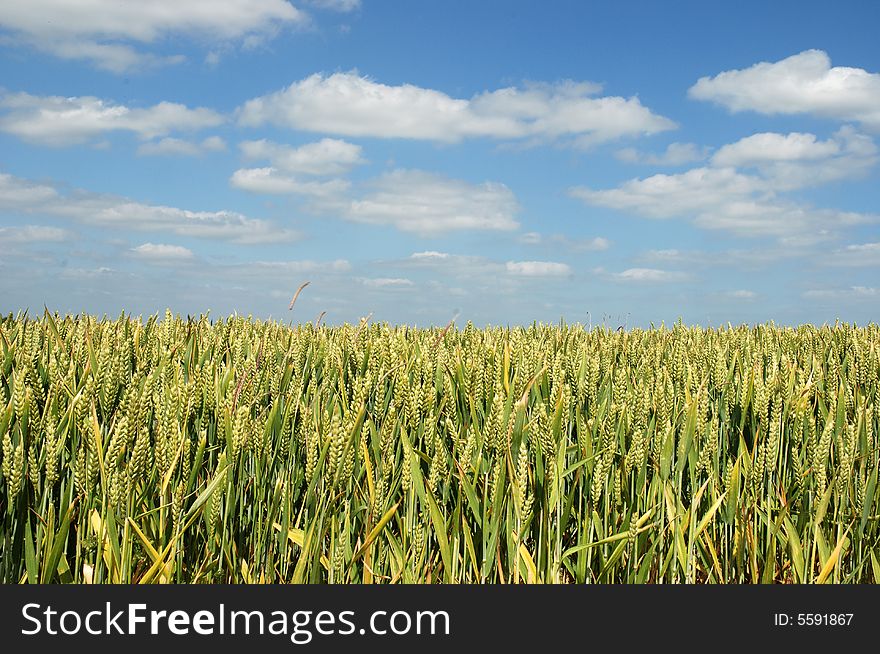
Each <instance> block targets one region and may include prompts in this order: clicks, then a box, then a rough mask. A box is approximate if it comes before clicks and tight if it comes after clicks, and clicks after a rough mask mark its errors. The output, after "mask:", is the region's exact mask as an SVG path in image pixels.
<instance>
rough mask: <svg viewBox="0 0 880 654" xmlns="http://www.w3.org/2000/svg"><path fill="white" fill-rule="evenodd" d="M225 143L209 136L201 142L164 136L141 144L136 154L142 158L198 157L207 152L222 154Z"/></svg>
mask: <svg viewBox="0 0 880 654" xmlns="http://www.w3.org/2000/svg"><path fill="white" fill-rule="evenodd" d="M225 149H226V142H225V141H224V140H223V139H222V138H220V137H219V136H209V137H208V138H206V139H203V140H202V141H187V140H185V139H177V138H173V137H170V136H166V137H165V138H164V139H160V140H158V141H150V142H149V143H142V144H141V145H140V146H138V149H137V153H138V154H139V155H142V156H165V155H167V156H183V157H198V156H201V155H203V154H206V153H208V152H223V151H224V150H225Z"/></svg>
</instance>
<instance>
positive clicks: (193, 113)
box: [0, 93, 224, 146]
mask: <svg viewBox="0 0 880 654" xmlns="http://www.w3.org/2000/svg"><path fill="white" fill-rule="evenodd" d="M0 111H2V113H0V131H3V132H7V133H9V134H13V135H15V136H17V137H19V138H21V139H24V140H26V141H31V142H34V143H39V144H41V145H50V146H65V145H75V144H78V143H84V142H86V141H89V140H90V139H93V138H95V137H98V136H101V135H104V134H107V133H109V132H114V131H127V132H133V133H134V134H136V135H137V136H138V137H140V138H142V139H152V138H157V137H161V136H164V135H166V134H168V133H169V132H173V131H197V130H200V129H205V128H209V127H216V126H217V125H220V124H221V123H223V121H224V118H223V117H222V116H221V115H220V114H218V113H217V112H215V111H213V110H211V109H206V108H204V107H199V108H196V109H190V108H188V107H186V106H185V105H182V104H177V103H173V102H160V103H159V104H156V105H153V106H152V107H146V108H130V107H126V106H124V105H119V104H113V103H112V102H106V101H104V100H101V99H99V98H95V97H91V96H83V97H70V98H64V97H60V96H37V95H30V94H29V93H10V94H6V95H4V96H2V97H0Z"/></svg>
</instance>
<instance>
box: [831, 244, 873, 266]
mask: <svg viewBox="0 0 880 654" xmlns="http://www.w3.org/2000/svg"><path fill="white" fill-rule="evenodd" d="M827 261H828V263H830V264H832V265H835V266H853V267H862V266H880V243H854V244H852V245H847V246H846V247H843V248H840V249H837V250H834V251H833V252H832V253H831V254H830V255H829V256H828V259H827Z"/></svg>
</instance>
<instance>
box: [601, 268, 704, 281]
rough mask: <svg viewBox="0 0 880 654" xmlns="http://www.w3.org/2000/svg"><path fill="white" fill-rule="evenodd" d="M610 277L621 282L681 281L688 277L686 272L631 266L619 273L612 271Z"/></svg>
mask: <svg viewBox="0 0 880 654" xmlns="http://www.w3.org/2000/svg"><path fill="white" fill-rule="evenodd" d="M610 277H611V278H612V279H615V280H617V281H621V282H636V283H641V282H648V283H654V282H681V281H685V280H687V279H688V276H687V275H686V274H685V273H682V272H678V271H673V270H658V269H656V268H629V269H627V270H624V271H623V272H619V273H611V275H610Z"/></svg>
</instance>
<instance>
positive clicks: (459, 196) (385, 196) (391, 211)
mask: <svg viewBox="0 0 880 654" xmlns="http://www.w3.org/2000/svg"><path fill="white" fill-rule="evenodd" d="M369 186H370V188H369V190H368V191H367V192H366V193H363V194H361V195H360V196H358V197H353V198H341V197H340V198H325V199H324V200H322V201H321V202H320V203H317V204H316V209H317V210H320V211H324V212H332V213H334V214H336V215H339V216H341V217H343V218H345V219H347V220H351V221H354V222H360V223H367V224H371V225H392V226H393V227H396V228H397V229H399V230H401V231H404V232H414V233H418V234H439V233H442V232H449V231H456V230H514V229H516V228H517V227H518V223H517V222H516V220H515V219H514V216H515V215H516V213H517V212H518V211H519V204H518V203H517V201H516V198H515V197H514V195H513V193H512V192H511V191H510V189H509V188H507V187H506V186H505V185H504V184H499V183H497V182H483V183H482V184H471V183H469V182H465V181H463V180H457V179H450V178H448V177H442V176H440V175H434V174H431V173H426V172H423V171H419V170H395V171H393V172H390V173H387V174H385V175H382V176H381V177H379V178H378V179H376V180H374V181H373V182H372V183H370V184H369Z"/></svg>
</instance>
